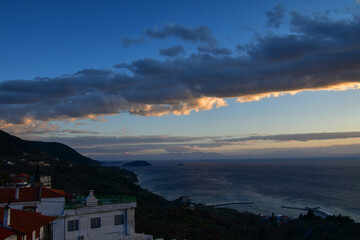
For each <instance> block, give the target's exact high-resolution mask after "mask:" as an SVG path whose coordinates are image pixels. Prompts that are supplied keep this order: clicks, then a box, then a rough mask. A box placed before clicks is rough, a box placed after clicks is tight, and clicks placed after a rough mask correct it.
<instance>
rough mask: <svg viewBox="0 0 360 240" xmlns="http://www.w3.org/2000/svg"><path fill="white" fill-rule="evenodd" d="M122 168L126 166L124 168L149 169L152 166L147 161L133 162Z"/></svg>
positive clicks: (125, 164)
mask: <svg viewBox="0 0 360 240" xmlns="http://www.w3.org/2000/svg"><path fill="white" fill-rule="evenodd" d="M122 166H124V167H149V166H152V165H151V164H150V163H148V162H146V161H133V162H127V163H124V164H123V165H122Z"/></svg>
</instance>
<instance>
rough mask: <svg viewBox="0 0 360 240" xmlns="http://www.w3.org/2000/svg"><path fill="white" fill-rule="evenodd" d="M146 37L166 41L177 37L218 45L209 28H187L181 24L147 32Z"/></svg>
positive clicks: (168, 25)
mask: <svg viewBox="0 0 360 240" xmlns="http://www.w3.org/2000/svg"><path fill="white" fill-rule="evenodd" d="M145 35H146V36H147V37H149V38H156V39H165V38H168V37H175V38H178V39H181V40H184V41H190V42H194V43H205V44H208V45H211V46H213V45H216V44H217V43H218V42H217V40H216V38H215V36H214V35H213V34H212V31H211V30H210V28H208V27H207V26H204V25H201V26H196V27H185V26H182V25H179V24H172V23H169V24H166V25H165V26H164V27H163V28H162V29H159V28H154V29H147V30H145Z"/></svg>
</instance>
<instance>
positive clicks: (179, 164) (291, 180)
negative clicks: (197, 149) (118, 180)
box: [115, 158, 360, 222]
mask: <svg viewBox="0 0 360 240" xmlns="http://www.w3.org/2000/svg"><path fill="white" fill-rule="evenodd" d="M148 162H149V163H150V164H152V166H150V167H126V169H128V170H130V171H133V172H135V173H136V174H137V175H138V178H139V184H140V185H141V186H142V187H143V188H145V189H147V190H150V191H152V192H154V193H156V194H158V195H161V196H163V197H165V198H166V199H168V200H174V199H177V198H179V197H180V196H187V197H190V198H191V199H193V200H194V201H196V202H200V203H204V204H208V205H209V204H218V203H231V202H244V201H251V202H253V204H237V205H235V204H234V205H227V206H226V207H228V208H233V209H236V210H238V211H241V212H243V211H250V212H253V213H256V214H261V215H271V214H272V213H274V214H275V215H286V216H289V217H298V216H299V215H300V214H301V213H302V214H305V213H306V211H305V210H294V209H287V208H282V206H286V207H297V208H305V207H311V208H314V207H320V208H321V209H323V210H325V211H327V212H330V213H332V214H335V215H339V214H341V215H346V216H349V217H351V218H352V219H354V220H355V221H356V222H360V158H328V159H326V158H322V159H309V158H307V159H251V160H243V159H241V160H194V161H190V160H186V161H185V160H184V161H179V160H168V161H164V160H161V161H160V160H159V161H148ZM115 166H118V167H122V166H121V164H118V165H116V164H115Z"/></svg>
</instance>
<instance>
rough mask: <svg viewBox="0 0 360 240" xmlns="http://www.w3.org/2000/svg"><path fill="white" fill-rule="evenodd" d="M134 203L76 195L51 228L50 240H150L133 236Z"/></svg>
mask: <svg viewBox="0 0 360 240" xmlns="http://www.w3.org/2000/svg"><path fill="white" fill-rule="evenodd" d="M135 207H136V200H135V198H132V197H124V196H115V195H110V196H109V195H108V196H97V197H95V195H94V192H93V191H92V190H90V194H89V195H88V196H87V197H85V196H78V197H77V199H76V200H75V201H73V202H72V203H68V204H66V205H65V210H64V216H63V217H62V218H59V219H57V221H56V224H57V225H56V226H54V240H60V239H61V240H62V239H65V240H79V239H84V240H85V239H88V240H92V239H93V240H95V239H103V240H116V239H117V240H152V239H153V237H152V236H149V235H144V234H137V233H135Z"/></svg>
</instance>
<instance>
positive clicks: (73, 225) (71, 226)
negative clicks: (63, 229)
mask: <svg viewBox="0 0 360 240" xmlns="http://www.w3.org/2000/svg"><path fill="white" fill-rule="evenodd" d="M67 230H68V232H72V231H77V230H79V220H70V221H68V222H67Z"/></svg>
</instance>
